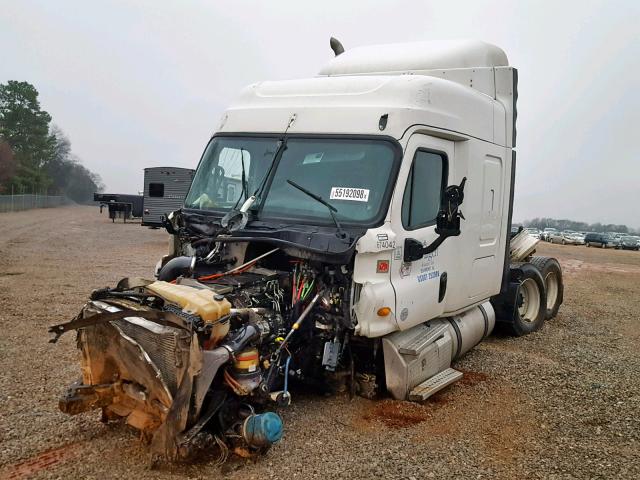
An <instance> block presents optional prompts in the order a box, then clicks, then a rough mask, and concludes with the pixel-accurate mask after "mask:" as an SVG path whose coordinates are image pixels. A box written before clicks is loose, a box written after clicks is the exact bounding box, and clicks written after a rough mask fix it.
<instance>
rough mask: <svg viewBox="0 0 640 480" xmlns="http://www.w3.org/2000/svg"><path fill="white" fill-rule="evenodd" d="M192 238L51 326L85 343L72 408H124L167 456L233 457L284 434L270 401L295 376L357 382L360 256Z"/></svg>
mask: <svg viewBox="0 0 640 480" xmlns="http://www.w3.org/2000/svg"><path fill="white" fill-rule="evenodd" d="M182 250H183V253H190V254H191V256H178V257H174V258H173V259H171V260H169V261H168V262H166V263H165V264H164V266H163V267H162V268H161V269H160V270H159V272H158V280H157V281H145V280H138V279H124V280H122V281H121V282H120V283H119V284H118V286H117V287H116V288H113V289H103V290H98V291H95V292H93V294H92V297H91V301H89V302H88V303H87V304H86V305H85V306H84V308H83V310H82V312H81V313H80V314H79V315H78V316H77V317H76V318H75V319H74V320H72V321H71V322H69V323H66V324H62V325H58V326H55V327H52V328H51V332H52V333H54V334H56V335H57V336H59V335H61V334H62V333H64V332H66V331H69V330H78V347H79V348H80V350H81V352H82V380H81V381H80V382H78V383H76V384H74V385H72V386H71V387H70V388H69V390H68V392H67V394H66V395H65V396H64V397H63V398H62V399H61V401H60V408H61V410H62V411H64V412H66V413H69V414H76V413H79V412H82V411H86V410H90V409H94V408H100V409H102V415H103V420H104V421H108V420H115V419H121V418H124V419H126V422H127V423H128V424H130V425H132V426H134V427H136V428H137V429H139V430H140V431H141V432H142V438H143V439H144V440H146V441H148V442H150V444H151V449H152V451H153V453H154V454H156V455H158V456H159V457H164V458H170V459H176V458H188V457H190V456H192V455H193V454H194V453H196V452H198V451H200V450H201V449H203V448H210V447H212V446H217V447H219V451H220V454H221V460H224V459H225V458H226V456H227V454H228V452H229V451H234V452H236V453H239V454H241V455H251V454H254V453H259V452H262V451H264V450H265V449H268V448H269V447H270V446H271V445H272V444H273V443H274V442H277V441H278V440H279V439H280V438H281V436H282V431H283V426H282V420H281V418H280V417H279V416H278V415H277V414H276V413H274V412H273V411H269V410H270V408H271V409H272V407H273V405H278V406H286V405H288V404H289V403H290V401H291V393H290V385H291V384H292V383H304V384H305V385H306V386H311V387H312V388H314V389H316V390H318V391H322V392H335V391H338V390H345V389H347V388H350V390H351V391H352V392H353V391H355V385H356V383H355V375H356V373H355V368H354V351H353V349H352V346H351V340H352V339H351V333H352V332H353V327H354V325H353V324H352V315H351V312H350V306H351V303H352V298H351V290H352V289H351V284H352V280H351V268H350V266H349V265H334V264H330V263H324V262H321V261H317V260H313V259H302V258H296V257H293V256H290V255H288V254H286V253H285V252H284V251H283V250H280V249H278V248H275V249H274V248H273V247H272V246H267V244H265V243H255V244H254V243H250V242H247V243H224V242H216V243H213V242H210V241H200V242H198V241H195V242H185V243H184V244H183V245H182ZM56 338H57V337H56ZM54 340H55V339H54ZM359 341H360V342H362V341H368V340H366V339H359ZM356 350H357V347H356ZM363 350H365V351H372V350H375V349H363ZM369 355H370V354H369ZM360 364H361V365H362V368H361V370H363V371H364V370H366V369H367V368H370V369H374V368H375V366H374V364H375V362H374V361H372V360H370V359H367V358H363V359H362V361H361V362H360ZM363 374H364V375H366V373H363ZM369 393H370V392H369Z"/></svg>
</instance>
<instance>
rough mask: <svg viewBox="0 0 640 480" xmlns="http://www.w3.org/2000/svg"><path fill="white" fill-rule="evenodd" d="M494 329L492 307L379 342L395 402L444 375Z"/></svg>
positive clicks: (482, 305)
mask: <svg viewBox="0 0 640 480" xmlns="http://www.w3.org/2000/svg"><path fill="white" fill-rule="evenodd" d="M494 326H495V313H494V311H493V307H492V306H491V303H489V302H485V303H483V304H481V305H478V306H476V307H473V308H472V309H470V310H467V311H466V312H464V313H462V314H460V315H456V316H453V317H448V318H437V319H434V320H430V321H428V322H425V323H422V324H420V325H416V326H415V327H413V328H410V329H409V330H405V331H402V332H394V333H392V334H389V335H387V336H385V337H383V339H382V346H383V352H384V366H385V376H386V383H387V390H388V391H389V392H390V393H391V395H393V397H394V398H396V399H398V400H404V399H406V398H407V397H408V395H409V392H411V390H412V389H413V388H414V387H415V386H417V385H419V384H421V383H422V382H424V381H425V380H427V379H429V378H431V377H433V376H434V375H437V374H438V373H440V372H443V371H445V370H446V369H448V368H449V367H450V366H451V362H452V361H453V360H455V359H457V358H459V357H460V356H462V355H464V354H465V353H467V352H468V351H469V350H471V349H472V348H473V347H475V346H476V345H477V344H478V343H480V342H481V341H482V340H483V339H485V338H486V337H487V336H488V335H489V334H490V333H491V332H492V331H493V328H494Z"/></svg>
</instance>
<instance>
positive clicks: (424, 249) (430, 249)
mask: <svg viewBox="0 0 640 480" xmlns="http://www.w3.org/2000/svg"><path fill="white" fill-rule="evenodd" d="M448 237H449V235H440V236H439V237H438V238H436V239H435V240H434V241H433V242H431V243H430V244H429V245H427V246H426V247H422V254H423V255H429V254H430V253H433V252H435V251H436V250H437V249H438V247H439V246H440V245H442V242H444V241H445V240H446V239H447V238H448Z"/></svg>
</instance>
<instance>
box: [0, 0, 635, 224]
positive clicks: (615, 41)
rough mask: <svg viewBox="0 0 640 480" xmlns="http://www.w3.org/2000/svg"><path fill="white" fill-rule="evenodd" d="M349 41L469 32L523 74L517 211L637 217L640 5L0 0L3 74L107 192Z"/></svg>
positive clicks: (189, 149)
mask: <svg viewBox="0 0 640 480" xmlns="http://www.w3.org/2000/svg"><path fill="white" fill-rule="evenodd" d="M331 35H335V36H336V37H338V38H339V39H340V40H341V41H342V43H343V44H344V46H345V48H347V49H349V48H350V47H353V46H356V45H367V44H374V43H392V42H403V41H412V40H431V39H448V38H476V39H480V40H484V41H487V42H490V43H495V44H497V45H499V46H500V47H502V48H503V49H504V50H505V51H506V53H507V55H508V57H509V60H510V63H511V65H513V66H515V67H517V68H518V70H519V80H520V83H519V94H520V96H519V100H518V148H517V151H518V170H517V182H516V204H515V212H514V219H515V220H524V219H528V218H532V217H536V216H552V217H556V218H561V217H568V218H572V219H575V220H584V221H589V222H595V221H600V222H606V223H609V222H613V223H627V224H628V225H630V226H634V227H640V147H639V145H640V128H639V126H640V94H639V93H638V92H639V89H640V1H638V0H629V1H621V0H618V1H613V0H608V1H588V0H581V1H574V2H569V1H558V0H555V1H540V0H538V1H526V2H525V1H521V0H520V1H517V2H514V1H479V0H475V1H455V0H444V1H425V2H420V1H417V0H413V1H393V0H385V1H372V0H367V1H345V0H342V1H329V0H323V1H319V2H305V1H300V0H296V1H278V0H271V1H268V2H267V1H241V0H235V1H228V2H227V1H220V0H217V1H213V0H212V1H179V2H178V1H174V2H162V3H161V2H158V1H149V2H143V1H138V2H118V1H100V2H96V1H91V2H87V1H77V2H75V1H64V0H58V1H31V0H0V82H2V83H4V82H6V81H7V80H25V81H28V82H30V83H32V84H34V85H35V86H36V88H37V89H38V90H39V91H40V101H41V104H42V107H43V108H44V109H46V110H47V111H48V112H49V113H50V114H51V115H52V117H53V120H54V123H56V124H57V125H58V126H60V127H61V128H62V129H63V131H64V132H66V134H67V135H68V136H69V138H70V140H71V143H72V147H73V151H74V153H76V154H77V155H78V156H79V157H80V158H81V159H82V160H83V162H84V164H85V165H86V166H87V167H88V168H90V169H91V170H93V171H95V172H97V173H99V174H100V175H101V176H102V178H103V180H104V182H105V184H106V186H107V191H110V192H121V193H133V192H137V191H139V190H141V189H142V169H143V168H145V167H150V166H159V165H176V166H185V167H192V168H195V166H196V165H197V162H198V160H199V157H200V154H201V152H202V149H203V147H204V145H205V144H206V142H207V140H208V138H209V136H210V135H211V133H212V132H213V129H214V128H215V126H216V125H217V124H218V120H219V118H220V115H221V113H222V111H223V110H224V108H225V106H226V105H228V104H229V102H230V101H232V100H233V99H234V97H235V96H236V95H237V94H238V92H239V91H240V89H241V88H242V87H243V86H245V85H247V84H250V83H253V82H255V81H260V80H270V79H271V80H274V79H289V78H301V77H307V76H313V75H315V74H316V73H317V72H318V70H319V69H320V67H321V66H322V65H323V64H324V63H325V62H326V61H327V60H329V59H330V58H331V56H332V52H331V51H330V49H329V46H328V42H329V37H330V36H331Z"/></svg>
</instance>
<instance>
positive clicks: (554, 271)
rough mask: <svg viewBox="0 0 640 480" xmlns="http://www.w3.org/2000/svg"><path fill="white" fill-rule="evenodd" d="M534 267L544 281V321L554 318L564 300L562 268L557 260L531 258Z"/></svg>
mask: <svg viewBox="0 0 640 480" xmlns="http://www.w3.org/2000/svg"><path fill="white" fill-rule="evenodd" d="M531 264H532V265H534V266H535V267H536V268H537V269H538V271H539V272H540V274H541V275H542V279H543V280H544V289H545V293H546V297H547V312H546V315H545V319H546V320H550V319H552V318H555V316H556V315H557V314H558V310H559V309H560V305H562V301H563V300H564V283H563V281H562V268H560V263H558V260H556V259H555V258H551V257H531Z"/></svg>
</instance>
